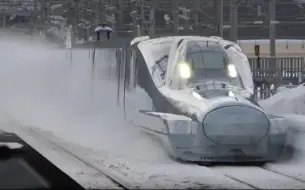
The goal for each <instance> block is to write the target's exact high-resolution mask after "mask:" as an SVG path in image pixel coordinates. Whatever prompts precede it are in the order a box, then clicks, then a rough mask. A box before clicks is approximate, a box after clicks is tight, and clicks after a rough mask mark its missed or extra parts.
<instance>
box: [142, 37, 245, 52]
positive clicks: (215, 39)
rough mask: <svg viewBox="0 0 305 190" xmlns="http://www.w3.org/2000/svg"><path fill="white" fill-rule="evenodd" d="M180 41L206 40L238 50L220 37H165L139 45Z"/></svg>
mask: <svg viewBox="0 0 305 190" xmlns="http://www.w3.org/2000/svg"><path fill="white" fill-rule="evenodd" d="M180 39H185V40H206V41H207V40H208V41H214V42H219V43H220V44H223V45H224V46H225V45H228V44H232V45H234V46H235V47H236V48H238V49H240V47H239V45H238V44H237V43H235V42H231V41H228V40H224V39H222V38H221V37H218V36H166V37H158V38H153V39H149V40H143V41H142V42H140V43H139V44H156V43H162V42H168V41H175V40H180Z"/></svg>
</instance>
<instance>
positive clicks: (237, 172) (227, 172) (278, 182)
mask: <svg viewBox="0 0 305 190" xmlns="http://www.w3.org/2000/svg"><path fill="white" fill-rule="evenodd" d="M18 130H22V131H23V132H24V134H25V136H31V137H32V138H34V139H35V140H36V141H37V140H39V141H41V142H44V143H47V144H49V145H50V147H53V148H55V149H60V151H61V152H65V153H66V154H69V155H70V156H71V157H73V159H76V160H78V162H82V163H83V164H84V165H86V166H87V167H90V169H91V170H94V171H96V173H98V174H99V175H101V176H104V178H107V179H108V181H110V182H109V183H111V184H108V185H110V186H112V187H114V188H116V189H140V188H147V187H148V186H149V187H155V188H166V185H165V186H164V184H156V182H151V184H150V185H147V184H146V181H145V180H143V181H139V180H138V179H135V180H132V179H131V177H130V174H129V175H128V174H124V172H122V171H120V170H119V169H118V168H116V167H118V166H113V167H108V168H107V167H105V166H103V164H100V163H96V164H94V163H93V162H92V160H89V159H88V158H89V156H88V157H87V158H86V157H85V156H84V155H83V156H82V155H80V153H79V152H76V151H74V150H76V148H77V147H75V148H73V146H70V147H68V146H67V145H66V144H63V143H62V142H59V141H58V140H57V139H56V137H54V138H50V137H49V135H47V134H46V133H45V132H44V131H39V130H36V129H34V130H33V129H31V128H22V129H21V128H20V127H19V128H18ZM46 136H48V138H46ZM22 138H24V137H22ZM25 140H28V139H25ZM73 149H74V150H73ZM84 152H86V151H84ZM83 154H90V153H88V152H87V153H83ZM46 156H47V155H46ZM48 158H49V157H48ZM279 164H280V163H279ZM97 165H98V166H97ZM104 165H107V164H104ZM118 165H119V164H118ZM276 165H277V163H275V164H267V165H265V166H263V167H258V166H211V167H205V166H200V168H201V169H202V170H198V171H199V172H200V171H202V172H206V171H207V170H211V171H212V172H214V173H216V174H217V175H221V176H226V177H227V178H228V179H229V181H230V180H231V181H235V183H236V184H237V183H238V184H241V186H240V188H243V189H244V188H248V189H275V188H276V189H277V188H278V189H287V188H289V189H302V188H303V189H304V188H305V180H302V179H300V178H299V177H297V174H296V173H295V174H292V175H289V174H287V173H286V172H285V171H286V170H287V169H286V170H285V171H282V170H280V169H274V168H276ZM291 167H292V166H290V169H291ZM169 168H170V167H169ZM286 168H289V165H288V166H286ZM109 169H111V172H109ZM144 170H145V169H144ZM295 171H297V168H295V169H294V172H295ZM300 171H302V169H300ZM303 171H304V172H303V173H305V170H303ZM130 172H132V170H130ZM124 175H125V178H124ZM160 175H161V176H162V175H164V174H160ZM304 175H305V174H304ZM153 177H154V176H150V177H149V179H151V180H152V181H153ZM167 177H170V176H165V177H164V178H167ZM166 180H167V179H165V181H166ZM202 181H204V180H202ZM215 181H217V179H215ZM144 183H145V185H144ZM182 183H183V182H182ZM187 186H188V185H186V187H187ZM229 186H230V185H229V184H228V187H229Z"/></svg>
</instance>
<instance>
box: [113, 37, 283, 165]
mask: <svg viewBox="0 0 305 190" xmlns="http://www.w3.org/2000/svg"><path fill="white" fill-rule="evenodd" d="M124 49H125V50H124V51H126V55H125V56H123V59H125V60H123V61H122V60H121V63H120V64H123V65H120V68H121V69H118V72H119V73H121V74H118V75H117V79H116V81H117V82H118V83H117V85H118V88H117V89H120V88H123V92H122V91H121V90H118V93H117V95H118V100H119V99H123V101H122V102H123V103H121V104H118V106H120V107H122V109H123V110H124V112H125V119H126V121H127V122H129V123H132V124H133V125H134V126H138V127H140V128H141V129H142V130H145V131H146V132H148V133H150V134H153V135H154V136H155V137H158V139H159V140H160V141H161V142H162V144H163V145H164V148H165V149H166V150H167V152H168V154H169V155H170V156H171V157H173V158H176V159H178V160H182V161H194V162H202V163H210V162H259V163H261V162H266V161H275V160H277V159H278V158H279V157H280V155H281V153H282V152H283V149H284V147H285V144H286V137H287V128H286V126H285V121H284V119H283V118H280V117H276V116H271V115H268V114H267V113H266V112H265V111H264V110H263V109H262V108H261V107H260V106H259V105H258V103H257V102H256V100H255V97H254V94H253V93H254V89H253V88H254V87H253V80H252V74H251V71H250V66H249V62H248V59H247V57H246V56H245V54H243V53H242V51H241V49H240V47H239V46H238V45H237V44H236V43H233V42H230V41H226V40H223V39H222V38H219V37H200V36H168V37H156V38H152V39H151V38H149V37H148V36H142V37H137V38H135V39H133V40H132V41H131V42H130V43H129V45H128V47H125V48H124ZM117 65H119V64H117ZM112 66H113V65H112ZM120 70H121V71H120ZM122 73H123V74H122ZM122 81H123V82H122ZM122 86H123V87H122Z"/></svg>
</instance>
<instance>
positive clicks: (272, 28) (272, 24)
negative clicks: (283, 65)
mask: <svg viewBox="0 0 305 190" xmlns="http://www.w3.org/2000/svg"><path fill="white" fill-rule="evenodd" d="M269 1H270V3H269V13H270V19H269V38H270V57H271V67H272V69H276V60H275V56H276V52H275V51H276V50H275V38H276V0H269Z"/></svg>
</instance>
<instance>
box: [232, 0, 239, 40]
mask: <svg viewBox="0 0 305 190" xmlns="http://www.w3.org/2000/svg"><path fill="white" fill-rule="evenodd" d="M237 6H238V5H237V0H230V23H231V28H230V40H231V41H233V42H237V39H238V37H237Z"/></svg>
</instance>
